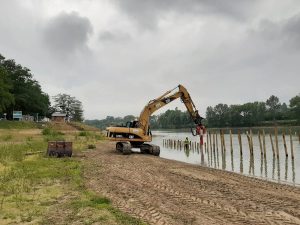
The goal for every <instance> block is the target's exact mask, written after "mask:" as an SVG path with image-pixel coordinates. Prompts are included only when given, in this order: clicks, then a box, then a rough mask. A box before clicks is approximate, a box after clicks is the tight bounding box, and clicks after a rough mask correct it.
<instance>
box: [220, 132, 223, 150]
mask: <svg viewBox="0 0 300 225" xmlns="http://www.w3.org/2000/svg"><path fill="white" fill-rule="evenodd" d="M220 145H221V152H223V139H222V130H221V129H220Z"/></svg>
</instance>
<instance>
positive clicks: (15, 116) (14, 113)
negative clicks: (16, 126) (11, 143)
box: [13, 111, 22, 120]
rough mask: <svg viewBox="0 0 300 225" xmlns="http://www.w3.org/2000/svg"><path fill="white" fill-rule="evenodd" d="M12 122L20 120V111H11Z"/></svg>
mask: <svg viewBox="0 0 300 225" xmlns="http://www.w3.org/2000/svg"><path fill="white" fill-rule="evenodd" d="M13 119H14V120H16V119H17V120H22V111H13Z"/></svg>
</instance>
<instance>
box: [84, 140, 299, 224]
mask: <svg viewBox="0 0 300 225" xmlns="http://www.w3.org/2000/svg"><path fill="white" fill-rule="evenodd" d="M84 163H85V171H84V177H85V181H86V185H87V187H88V189H90V190H93V191H95V192H96V193H97V194H100V195H103V196H106V197H108V198H110V199H111V201H112V203H113V205H114V206H115V207H117V208H119V209H120V210H121V211H123V212H126V213H128V214H130V215H132V216H134V217H137V218H140V219H142V220H143V221H145V222H147V223H149V224H176V225H177V224H178V225H180V224H300V188H299V187H295V186H289V185H284V184H278V183H274V182H268V181H264V180H260V179H257V178H251V177H246V176H243V175H239V174H235V173H230V172H226V171H222V170H215V169H211V168H206V167H201V166H197V165H191V164H186V163H182V162H177V161H172V160H167V159H163V158H159V157H155V156H151V155H144V154H139V153H135V154H131V155H122V154H120V153H118V152H116V150H115V146H114V143H110V142H104V143H101V144H99V145H97V148H96V149H95V150H93V151H90V152H87V153H86V158H85V159H84Z"/></svg>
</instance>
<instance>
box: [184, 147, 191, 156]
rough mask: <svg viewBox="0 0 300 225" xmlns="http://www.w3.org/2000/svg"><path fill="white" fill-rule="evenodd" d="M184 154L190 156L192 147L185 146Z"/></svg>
mask: <svg viewBox="0 0 300 225" xmlns="http://www.w3.org/2000/svg"><path fill="white" fill-rule="evenodd" d="M184 154H185V155H186V157H189V156H190V149H189V147H188V146H184Z"/></svg>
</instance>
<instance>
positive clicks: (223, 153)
mask: <svg viewBox="0 0 300 225" xmlns="http://www.w3.org/2000/svg"><path fill="white" fill-rule="evenodd" d="M222 169H223V170H226V151H225V150H224V151H222Z"/></svg>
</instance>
